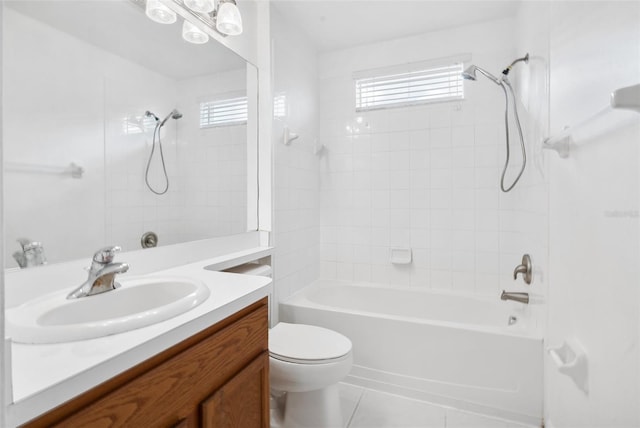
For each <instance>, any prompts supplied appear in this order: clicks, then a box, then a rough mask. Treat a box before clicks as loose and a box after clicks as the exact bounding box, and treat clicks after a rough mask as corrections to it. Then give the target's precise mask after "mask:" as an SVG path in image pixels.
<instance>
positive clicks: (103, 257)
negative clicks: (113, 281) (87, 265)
mask: <svg viewBox="0 0 640 428" xmlns="http://www.w3.org/2000/svg"><path fill="white" fill-rule="evenodd" d="M121 249H122V248H120V247H119V246H118V245H114V246H112V247H104V248H100V249H99V250H98V251H96V253H95V254H94V255H93V261H94V262H96V263H103V264H107V263H111V262H112V261H113V259H114V258H115V256H116V253H117V252H118V251H120V250H121Z"/></svg>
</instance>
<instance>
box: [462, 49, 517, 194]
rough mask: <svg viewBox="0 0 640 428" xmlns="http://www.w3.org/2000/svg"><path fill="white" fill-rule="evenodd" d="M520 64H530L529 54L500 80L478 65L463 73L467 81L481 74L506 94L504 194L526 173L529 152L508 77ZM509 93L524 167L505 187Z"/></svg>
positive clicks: (507, 162) (514, 62)
mask: <svg viewBox="0 0 640 428" xmlns="http://www.w3.org/2000/svg"><path fill="white" fill-rule="evenodd" d="M519 62H524V63H525V64H528V63H529V54H526V55H525V56H523V57H522V58H518V59H516V60H514V61H513V62H512V63H511V64H509V66H507V68H505V69H504V70H502V75H501V76H500V77H499V78H498V77H496V76H494V75H493V74H491V73H489V72H488V71H487V70H484V69H482V68H480V67H478V66H477V65H473V64H472V65H470V66H469V67H467V68H466V69H465V70H464V71H463V72H462V78H463V79H466V80H473V81H475V80H477V76H476V72H477V73H480V74H482V75H484V76H485V77H486V78H488V79H489V80H491V81H492V82H493V83H495V84H496V85H498V86H500V87H501V88H502V91H503V92H504V98H505V107H504V124H505V132H506V146H507V155H506V158H507V159H506V161H505V164H504V169H503V170H502V176H501V178H500V189H501V190H502V191H503V192H505V193H506V192H509V191H510V190H511V189H513V188H514V186H515V185H516V183H517V182H518V180H520V177H522V173H523V172H524V168H525V167H526V166H527V152H526V150H525V146H524V137H523V135H522V127H521V126H520V118H519V117H518V106H517V105H516V96H515V93H514V91H513V88H512V87H511V83H510V82H509V78H508V77H507V76H508V75H509V71H511V68H512V67H513V66H514V65H516V64H517V63H519ZM507 90H508V92H509V93H510V94H511V99H512V101H513V113H514V116H515V119H516V125H517V128H518V134H519V136H520V147H521V149H522V167H521V168H520V172H519V173H518V176H517V177H516V178H515V180H514V181H513V183H511V185H510V186H508V187H505V184H504V176H505V174H506V173H507V168H508V167H509V155H510V153H509V94H508V93H507Z"/></svg>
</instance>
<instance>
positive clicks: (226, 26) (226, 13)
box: [216, 2, 242, 36]
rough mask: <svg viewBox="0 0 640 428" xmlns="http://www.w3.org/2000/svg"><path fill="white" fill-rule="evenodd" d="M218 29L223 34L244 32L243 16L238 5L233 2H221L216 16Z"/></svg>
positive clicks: (235, 34) (230, 34)
mask: <svg viewBox="0 0 640 428" xmlns="http://www.w3.org/2000/svg"><path fill="white" fill-rule="evenodd" d="M216 29H217V30H218V31H219V32H221V33H222V34H228V35H229V36H237V35H239V34H242V17H241V16H240V10H239V9H238V6H236V5H235V4H233V3H231V2H226V3H221V4H220V8H219V9H218V15H217V17H216Z"/></svg>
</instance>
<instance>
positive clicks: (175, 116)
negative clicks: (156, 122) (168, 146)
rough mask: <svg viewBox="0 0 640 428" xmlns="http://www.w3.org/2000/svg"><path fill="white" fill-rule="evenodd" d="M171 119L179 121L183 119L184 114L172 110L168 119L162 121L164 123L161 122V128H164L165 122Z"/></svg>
mask: <svg viewBox="0 0 640 428" xmlns="http://www.w3.org/2000/svg"><path fill="white" fill-rule="evenodd" d="M169 118H171V119H174V120H178V119H180V118H182V113H180V112H179V111H178V110H177V109H175V108H174V109H173V110H171V113H169V114H168V115H167V117H165V118H164V119H163V120H162V122H160V127H162V126H164V124H165V122H166V121H167V120H169Z"/></svg>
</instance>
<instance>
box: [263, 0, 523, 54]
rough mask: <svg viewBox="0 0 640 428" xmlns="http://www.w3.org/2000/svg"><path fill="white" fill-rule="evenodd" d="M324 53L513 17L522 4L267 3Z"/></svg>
mask: <svg viewBox="0 0 640 428" xmlns="http://www.w3.org/2000/svg"><path fill="white" fill-rule="evenodd" d="M271 2H272V4H273V5H274V7H275V8H276V9H277V11H278V12H279V13H280V14H281V15H283V17H284V18H285V19H286V20H287V21H288V22H290V23H295V24H294V25H296V26H297V27H299V28H300V29H301V30H302V31H304V32H305V33H307V35H308V36H309V37H310V39H311V41H312V42H313V43H314V44H315V45H316V47H317V49H318V51H320V52H327V51H332V50H338V49H345V48H349V47H353V46H357V45H362V44H367V43H374V42H380V41H383V40H390V39H396V38H400V37H407V36H412V35H416V34H421V33H427V32H431V31H437V30H442V29H446V28H451V27H458V26H461V25H468V24H473V23H477V22H483V21H490V20H494V19H500V18H506V17H510V16H514V15H515V13H516V11H517V9H518V5H519V3H520V0H502V1H483V0H466V1H457V0H449V1H435V0H434V1H432V0H385V1H380V0H271Z"/></svg>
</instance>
